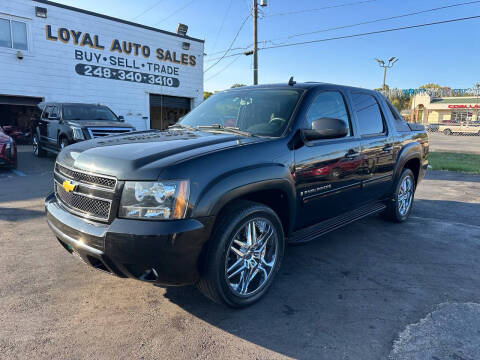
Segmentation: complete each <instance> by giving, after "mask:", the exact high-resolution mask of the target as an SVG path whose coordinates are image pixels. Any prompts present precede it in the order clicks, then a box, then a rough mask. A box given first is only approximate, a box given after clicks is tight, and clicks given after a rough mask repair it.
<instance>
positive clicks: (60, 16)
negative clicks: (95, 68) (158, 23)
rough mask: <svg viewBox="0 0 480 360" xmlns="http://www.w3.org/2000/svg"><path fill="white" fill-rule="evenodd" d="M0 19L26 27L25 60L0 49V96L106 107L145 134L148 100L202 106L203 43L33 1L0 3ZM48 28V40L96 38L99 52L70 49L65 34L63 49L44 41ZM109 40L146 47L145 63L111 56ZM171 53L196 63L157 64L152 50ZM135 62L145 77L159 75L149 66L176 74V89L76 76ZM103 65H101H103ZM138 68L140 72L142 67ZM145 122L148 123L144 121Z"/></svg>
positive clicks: (131, 57) (72, 46) (140, 58)
mask: <svg viewBox="0 0 480 360" xmlns="http://www.w3.org/2000/svg"><path fill="white" fill-rule="evenodd" d="M35 6H40V7H44V8H47V18H46V19H44V18H40V17H37V16H35ZM0 18H3V19H12V20H18V21H23V22H26V23H27V32H28V44H29V49H28V51H22V53H23V54H24V58H23V59H22V60H20V59H18V58H17V56H16V54H17V50H14V49H7V48H2V47H0V95H16V96H35V97H41V98H44V100H45V101H59V102H87V103H101V104H104V105H107V106H109V107H110V108H111V109H112V110H113V111H114V112H115V113H116V114H117V115H123V116H124V117H125V119H126V121H127V122H130V123H131V124H132V125H134V126H135V127H137V129H139V130H141V129H145V128H148V127H149V124H150V119H149V113H150V106H149V94H150V93H152V94H163V95H171V96H180V97H188V98H191V99H192V107H194V106H196V105H198V104H199V103H200V102H201V101H202V100H203V51H204V49H203V43H202V42H200V41H195V40H191V39H185V38H182V37H178V36H175V35H170V34H164V33H161V32H157V31H153V30H148V29H145V28H141V27H137V26H133V25H128V24H124V23H121V22H117V21H113V20H109V19H105V18H102V17H98V16H93V15H89V14H84V13H81V12H77V11H73V10H69V9H64V8H61V7H58V6H53V5H50V4H44V3H41V2H36V1H33V0H8V1H7V0H2V1H0ZM47 25H49V26H50V27H51V33H52V35H53V36H58V34H57V29H58V28H62V27H63V28H66V29H68V30H74V31H81V32H82V36H83V33H88V34H89V35H90V37H91V38H92V39H93V38H94V36H95V35H97V36H98V39H99V44H100V45H103V46H104V47H105V49H104V50H99V49H94V48H91V47H89V46H88V45H85V46H81V45H80V44H78V45H75V44H74V42H73V37H72V36H71V34H70V40H69V42H68V43H64V42H62V41H60V39H58V40H57V41H52V40H48V39H47V31H46V26H47ZM114 39H118V40H119V41H120V43H121V42H122V41H127V42H132V43H138V44H141V45H146V46H148V47H149V48H150V50H151V54H150V56H149V57H148V58H145V57H144V56H142V55H141V54H139V55H138V56H135V55H134V54H133V52H132V54H130V55H128V54H120V53H118V52H116V51H111V49H110V46H111V43H112V41H113V40H114ZM183 42H188V43H190V49H189V50H182V43H183ZM157 48H161V49H163V50H164V51H166V50H169V51H170V52H171V53H172V54H173V52H176V54H177V59H180V54H182V53H184V54H187V55H188V56H194V57H195V65H194V66H192V65H190V64H189V65H184V64H178V63H174V62H172V61H165V60H159V59H157V58H156V49H157ZM76 50H77V51H78V50H80V51H82V52H84V53H85V52H87V53H88V54H90V53H93V54H97V56H100V60H99V61H98V62H97V61H96V60H95V58H94V59H93V60H92V61H91V62H89V61H86V60H83V61H82V60H77V59H75V51H76ZM111 56H114V57H115V58H124V59H128V61H129V63H130V64H132V63H133V61H134V60H135V62H136V65H137V66H138V67H140V69H137V70H134V71H136V72H141V73H145V74H152V75H162V74H161V73H157V72H154V71H153V65H152V71H150V70H149V69H148V64H147V63H148V62H150V63H152V64H158V65H160V66H162V65H165V66H171V67H175V68H178V70H177V71H178V75H167V74H164V75H166V76H170V77H175V78H178V80H179V82H180V85H179V87H168V86H161V85H151V84H145V83H138V82H130V81H121V80H114V79H109V78H100V77H89V76H84V75H79V74H78V73H77V72H76V71H75V66H76V64H78V63H82V64H86V65H99V66H103V67H108V68H113V69H117V71H119V70H123V71H125V73H124V74H128V73H127V71H132V70H133V69H129V68H126V67H125V66H118V65H116V66H113V65H111V63H110V61H111V59H110V57H111ZM105 60H106V61H105ZM142 64H143V67H142ZM144 117H146V118H147V119H144Z"/></svg>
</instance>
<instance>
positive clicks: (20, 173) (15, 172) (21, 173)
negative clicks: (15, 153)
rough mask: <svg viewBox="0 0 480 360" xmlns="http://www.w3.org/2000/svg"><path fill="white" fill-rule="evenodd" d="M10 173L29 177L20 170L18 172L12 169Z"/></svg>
mask: <svg viewBox="0 0 480 360" xmlns="http://www.w3.org/2000/svg"><path fill="white" fill-rule="evenodd" d="M10 171H11V172H13V173H14V174H15V175H17V176H27V175H25V174H24V173H23V172H21V171H20V170H17V169H12V170H10Z"/></svg>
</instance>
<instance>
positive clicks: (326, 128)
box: [303, 118, 348, 140]
mask: <svg viewBox="0 0 480 360" xmlns="http://www.w3.org/2000/svg"><path fill="white" fill-rule="evenodd" d="M347 135H348V125H347V123H346V122H345V121H344V120H340V119H334V118H321V119H317V120H314V121H313V122H312V129H311V130H310V129H305V130H303V136H304V138H305V139H306V140H320V139H337V138H342V137H345V136H347Z"/></svg>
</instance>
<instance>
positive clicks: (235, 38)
mask: <svg viewBox="0 0 480 360" xmlns="http://www.w3.org/2000/svg"><path fill="white" fill-rule="evenodd" d="M250 15H251V14H248V15H247V16H246V17H245V19H244V20H243V21H242V24H241V25H240V28H239V29H238V31H237V33H236V34H235V36H234V38H233V40H232V42H231V43H230V46H229V47H228V49H227V50H226V51H225V53H224V54H223V55H222V56H220V57H219V58H218V60H217V61H216V62H215V63H214V64H212V65H210V66H209V67H208V68H207V69H206V70H205V71H204V73H206V72H207V71H208V70H210V69H211V68H212V67H214V66H215V65H217V64H218V63H219V62H220V61H222V59H223V58H225V57H227V54H228V52H229V51H230V50H231V49H232V47H233V44H234V43H235V41H236V40H237V37H238V35H239V34H240V31H242V29H243V26H244V25H245V23H246V22H247V20H248V18H249V17H250ZM237 55H238V54H237Z"/></svg>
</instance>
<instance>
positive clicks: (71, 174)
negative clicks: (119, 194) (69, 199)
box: [55, 164, 117, 190]
mask: <svg viewBox="0 0 480 360" xmlns="http://www.w3.org/2000/svg"><path fill="white" fill-rule="evenodd" d="M55 170H56V171H57V172H58V173H60V174H62V175H64V176H65V177H67V178H69V179H72V180H75V181H79V182H83V183H87V184H91V185H96V186H100V187H104V188H107V189H112V190H113V189H115V185H116V184H117V180H116V179H115V178H110V177H104V176H99V175H92V174H89V173H84V172H79V171H75V170H72V169H69V168H66V167H65V166H62V165H60V164H55Z"/></svg>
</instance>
